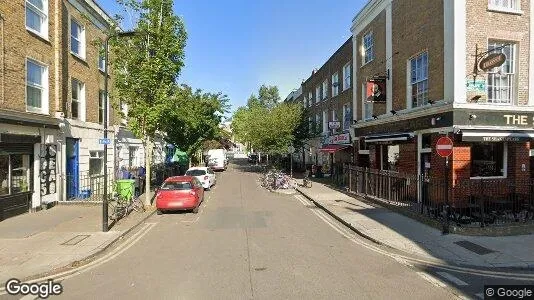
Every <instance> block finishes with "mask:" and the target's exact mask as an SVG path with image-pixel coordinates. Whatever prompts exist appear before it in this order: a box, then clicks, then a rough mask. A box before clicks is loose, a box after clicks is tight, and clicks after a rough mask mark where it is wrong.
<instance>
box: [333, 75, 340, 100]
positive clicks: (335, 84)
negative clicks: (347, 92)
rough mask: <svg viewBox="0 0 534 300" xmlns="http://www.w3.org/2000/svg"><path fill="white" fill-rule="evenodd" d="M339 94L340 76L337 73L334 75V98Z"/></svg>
mask: <svg viewBox="0 0 534 300" xmlns="http://www.w3.org/2000/svg"><path fill="white" fill-rule="evenodd" d="M338 94H339V74H338V73H337V72H336V73H335V74H334V75H332V97H335V96H337V95H338Z"/></svg>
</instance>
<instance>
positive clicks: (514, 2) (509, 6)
mask: <svg viewBox="0 0 534 300" xmlns="http://www.w3.org/2000/svg"><path fill="white" fill-rule="evenodd" d="M520 4H521V1H520V0H488V7H489V8H490V9H495V10H504V11H518V10H520V9H521V7H520Z"/></svg>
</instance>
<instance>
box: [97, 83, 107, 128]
mask: <svg viewBox="0 0 534 300" xmlns="http://www.w3.org/2000/svg"><path fill="white" fill-rule="evenodd" d="M105 106H106V93H105V92H104V91H100V93H99V95H98V123H100V124H104V109H105Z"/></svg>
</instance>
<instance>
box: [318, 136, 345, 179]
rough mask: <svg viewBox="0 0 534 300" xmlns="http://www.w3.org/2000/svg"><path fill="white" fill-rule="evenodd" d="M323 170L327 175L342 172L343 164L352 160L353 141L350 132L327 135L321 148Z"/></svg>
mask: <svg viewBox="0 0 534 300" xmlns="http://www.w3.org/2000/svg"><path fill="white" fill-rule="evenodd" d="M319 153H320V157H321V165H320V166H321V171H322V173H323V174H324V175H325V176H333V175H336V174H340V173H341V172H342V170H343V164H346V163H351V162H352V153H353V151H352V142H351V138H350V134H349V133H342V134H337V135H331V136H328V137H325V138H324V139H323V141H322V144H321V148H320V149H319Z"/></svg>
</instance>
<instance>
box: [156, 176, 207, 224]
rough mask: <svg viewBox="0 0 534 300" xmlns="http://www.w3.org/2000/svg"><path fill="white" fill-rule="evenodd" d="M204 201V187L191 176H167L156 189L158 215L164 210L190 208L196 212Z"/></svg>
mask: <svg viewBox="0 0 534 300" xmlns="http://www.w3.org/2000/svg"><path fill="white" fill-rule="evenodd" d="M202 201H204V187H202V183H201V182H200V181H198V179H196V178H195V177H192V176H175V177H169V178H167V179H166V180H165V182H164V183H163V184H162V185H161V187H160V188H158V189H157V191H156V209H157V210H158V215H160V214H162V213H163V212H164V211H179V210H191V211H192V212H193V213H195V214H196V213H198V208H199V206H200V203H202Z"/></svg>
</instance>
